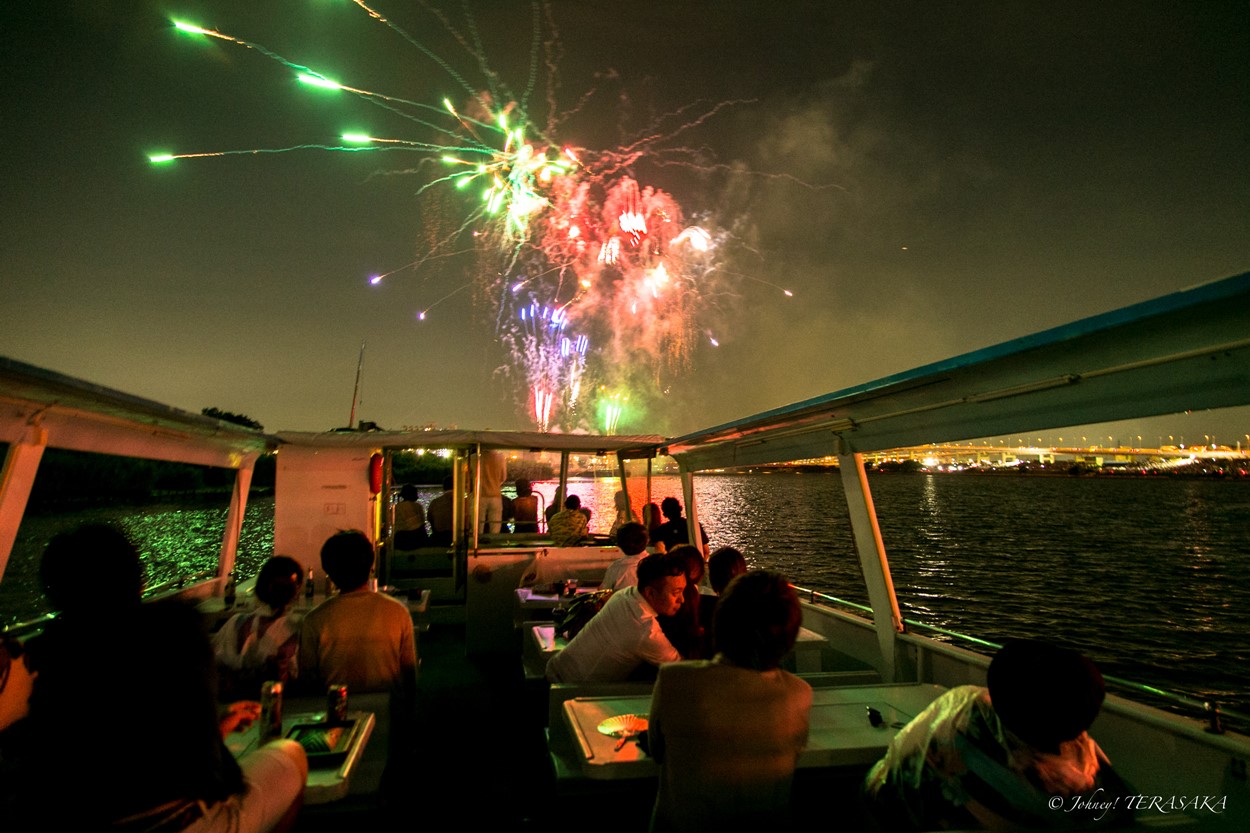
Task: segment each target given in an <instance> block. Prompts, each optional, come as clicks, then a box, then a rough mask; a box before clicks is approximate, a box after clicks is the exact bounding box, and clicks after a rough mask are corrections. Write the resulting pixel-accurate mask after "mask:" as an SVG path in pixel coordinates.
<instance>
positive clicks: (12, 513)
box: [0, 425, 48, 579]
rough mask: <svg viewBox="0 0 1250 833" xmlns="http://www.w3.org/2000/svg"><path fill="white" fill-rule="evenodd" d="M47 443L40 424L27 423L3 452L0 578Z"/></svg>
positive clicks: (0, 484)
mask: <svg viewBox="0 0 1250 833" xmlns="http://www.w3.org/2000/svg"><path fill="white" fill-rule="evenodd" d="M47 447H48V432H47V431H46V430H45V429H44V428H43V427H42V426H39V425H29V426H27V428H26V431H25V435H24V436H23V437H22V439H21V440H19V441H17V442H15V443H12V444H11V445H10V446H9V451H8V453H7V454H6V455H5V456H4V469H3V470H2V471H0V579H3V578H4V569H5V567H7V566H8V563H9V553H10V552H12V550H13V542H14V541H15V540H17V528H18V527H19V526H20V525H21V523H22V514H23V513H24V512H25V511H26V501H27V500H28V499H29V498H30V490H31V487H32V486H34V485H35V473H36V472H37V471H38V470H39V461H40V460H42V459H43V450H44V449H45V448H47Z"/></svg>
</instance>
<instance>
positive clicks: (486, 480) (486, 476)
mask: <svg viewBox="0 0 1250 833" xmlns="http://www.w3.org/2000/svg"><path fill="white" fill-rule="evenodd" d="M475 456H476V455H475ZM478 461H479V462H478V467H479V470H478V475H479V480H480V482H481V484H482V488H481V491H480V493H479V494H478V513H479V517H480V520H481V530H480V531H481V532H482V533H483V534H485V533H491V534H495V533H498V532H499V530H500V527H501V524H502V523H503V517H504V516H503V482H504V480H505V479H506V478H507V476H508V460H507V458H505V457H504V455H503V453H502V452H499V451H495V450H493V449H492V450H487V451H483V452H482V454H481V456H480V457H479V458H478Z"/></svg>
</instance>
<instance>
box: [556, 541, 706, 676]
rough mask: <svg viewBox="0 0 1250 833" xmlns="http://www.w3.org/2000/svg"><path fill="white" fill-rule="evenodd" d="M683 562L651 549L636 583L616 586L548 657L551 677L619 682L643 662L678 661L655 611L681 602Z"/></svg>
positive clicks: (668, 610)
mask: <svg viewBox="0 0 1250 833" xmlns="http://www.w3.org/2000/svg"><path fill="white" fill-rule="evenodd" d="M685 588H686V567H685V562H684V561H683V560H682V559H681V558H675V557H673V556H670V555H664V554H654V555H648V556H647V557H645V558H643V559H642V561H641V562H639V564H638V584H637V586H634V587H626V588H625V589H624V590H618V591H616V592H615V593H613V594H612V598H610V599H608V603H607V604H605V605H604V606H603V610H601V611H599V612H598V613H597V614H595V616H594V618H593V619H591V620H590V621H589V622H588V623H586V626H585V627H583V628H582V629H581V631H579V632H578V634H577V636H575V637H573V641H572V642H570V643H569V644H568V647H566V648H565V649H564V650H562V651H560V652H559V653H558V654H556V655H555V656H554V657H552V658H551V661H550V662H548V663H547V680H548V681H549V682H552V683H599V682H604V683H606V682H620V681H623V680H628V679H632V678H634V677H635V676H637V675H638V674H639V673H640V672H643V671H646V670H648V669H647V666H652V667H653V668H651V669H650V670H654V667H658V666H659V665H661V664H662V663H666V662H677V661H678V660H680V659H681V658H682V657H681V654H679V653H677V649H676V648H674V647H673V645H672V643H671V642H669V641H668V637H666V636H665V635H664V631H663V630H661V628H660V623H659V621H658V620H657V618H656V617H657V615H658V616H672V615H673V614H675V613H676V612H677V610H678V609H679V608H680V607H681V603H682V591H684V590H685Z"/></svg>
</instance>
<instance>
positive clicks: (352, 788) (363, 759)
mask: <svg viewBox="0 0 1250 833" xmlns="http://www.w3.org/2000/svg"><path fill="white" fill-rule="evenodd" d="M389 702H390V695H389V694H357V695H351V694H350V692H349V694H348V707H349V709H348V712H347V716H348V718H349V719H351V720H358V721H360V727H359V730H358V731H357V732H356V736H355V737H354V738H353V739H352V744H351V747H350V748H349V749H348V750H347V757H346V758H344V760H343V762H342V763H341V764H340V765H339V766H337V767H326V768H320V767H316V768H315V767H312V766H310V767H309V769H308V780H307V781H306V782H305V787H304V803H305V804H325V803H327V802H330V801H337V800H339V799H341V798H345V797H346V796H347V794H348V793H349V792H352V793H356V792H360V791H365V792H369V791H376V788H377V782H378V781H380V779H381V774H382V770H383V769H384V768H385V766H386V755H387V746H388V744H387V743H386V742H385V738H382V739H380V740H379V739H378V738H373V735H374V733H375V732H374V730H375V728H377V724H378V722H379V721H378V717H379V715H382V716H385V715H386V714H387V712H388V710H389V708H390V706H389ZM325 714H326V712H325V698H324V697H287V698H285V700H284V702H283V708H282V736H283V737H286V736H287V734H288V733H289V732H290V731H291V728H292V727H293V726H296V725H299V724H302V723H321V722H323V721H324V720H325ZM383 734H384V732H383ZM371 738H373V740H374V742H373V743H370V742H369V741H370V739H371ZM259 740H260V732H259V727H258V725H257V724H255V723H253V724H252V725H251V726H249V727H248V728H247V729H246V730H245V731H243V732H234V733H232V734H230V735H229V736H228V737H227V738H226V747H227V748H228V749H229V750H230V752H231V753H232V754H233V755H234V756H235V757H236V758H241V757H242V756H244V755H246V754H247V753H248V752H251V751H252V750H253V749H255V748H256V746H257V744H258V743H259ZM364 782H368V783H364Z"/></svg>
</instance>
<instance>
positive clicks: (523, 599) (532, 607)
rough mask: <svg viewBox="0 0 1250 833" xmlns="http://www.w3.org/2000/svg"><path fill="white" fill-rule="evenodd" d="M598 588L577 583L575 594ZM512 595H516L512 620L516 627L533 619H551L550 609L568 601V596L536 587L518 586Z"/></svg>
mask: <svg viewBox="0 0 1250 833" xmlns="http://www.w3.org/2000/svg"><path fill="white" fill-rule="evenodd" d="M598 589H599V586H598V585H597V584H594V585H582V584H579V585H578V587H577V595H578V596H582V595H585V594H586V593H593V592H595V591H596V590H598ZM514 595H515V596H516V614H515V616H514V617H513V620H514V624H515V625H516V626H517V627H518V628H519V627H522V626H523V625H524V624H525V623H526V622H532V621H534V620H535V619H548V620H549V619H551V611H553V610H555V609H556V608H557V607H560V606H561V605H564V604H568V603H569V601H570V600H569V597H568V596H561V595H559V594H558V593H552V592H549V591H548V590H546V589H542V590H540V589H539V588H538V587H518V588H517V589H516V592H515V594H514Z"/></svg>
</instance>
